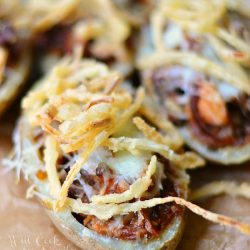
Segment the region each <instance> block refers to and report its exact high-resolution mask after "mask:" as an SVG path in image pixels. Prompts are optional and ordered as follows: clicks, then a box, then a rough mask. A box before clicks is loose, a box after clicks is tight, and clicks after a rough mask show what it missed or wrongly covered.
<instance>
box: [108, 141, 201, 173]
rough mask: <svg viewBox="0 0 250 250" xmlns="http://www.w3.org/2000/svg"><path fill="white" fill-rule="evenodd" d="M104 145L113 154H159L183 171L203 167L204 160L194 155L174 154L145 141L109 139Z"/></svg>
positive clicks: (165, 147)
mask: <svg viewBox="0 0 250 250" xmlns="http://www.w3.org/2000/svg"><path fill="white" fill-rule="evenodd" d="M104 145H105V146H107V147H108V148H109V149H111V150H112V151H114V152H116V151H119V150H128V151H130V152H131V153H136V152H137V150H143V151H150V152H155V153H159V154H160V155H162V156H163V157H165V158H166V159H169V160H170V161H171V162H173V163H174V164H175V165H176V166H177V167H179V168H183V169H186V168H188V169H192V168H197V167H201V166H204V164H205V162H204V160H203V159H202V158H201V157H199V156H198V155H197V154H195V153H192V152H187V153H184V154H181V155H180V154H176V153H175V152H174V151H173V150H171V149H170V148H169V147H168V146H166V145H163V144H158V143H155V142H153V141H151V140H147V139H139V138H127V137H119V138H109V139H107V140H106V141H105V144H104Z"/></svg>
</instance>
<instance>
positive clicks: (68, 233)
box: [16, 117, 189, 250]
mask: <svg viewBox="0 0 250 250" xmlns="http://www.w3.org/2000/svg"><path fill="white" fill-rule="evenodd" d="M31 130H32V129H31V127H30V125H29V123H28V122H27V119H26V117H22V118H21V119H20V120H19V123H18V126H17V129H16V133H18V135H19V137H20V138H21V144H22V148H25V147H27V145H32V144H34V142H33V140H32V138H31V137H30V135H31V133H30V131H31ZM34 146H35V145H34ZM22 157H23V158H24V159H25V160H27V162H30V165H32V166H31V167H28V168H23V169H22V171H23V173H24V175H27V176H28V181H29V183H30V184H31V185H34V186H35V187H36V190H37V191H38V192H39V193H41V194H44V195H45V196H46V195H48V193H46V192H47V191H46V190H49V188H48V186H49V182H48V181H47V180H43V181H40V180H39V179H38V178H37V177H36V166H33V164H34V162H36V159H37V158H39V154H38V152H37V154H34V155H33V154H32V155H30V154H25V153H24V152H23V153H22ZM30 170H32V171H30ZM26 171H27V172H26ZM184 176H185V177H183V178H185V179H184V182H185V183H187V179H188V180H189V176H188V175H187V174H185V175H184ZM182 192H183V193H184V194H185V198H187V197H186V196H187V193H188V185H187V184H186V185H183V187H182ZM39 197H40V196H39ZM39 197H38V199H39V201H40V203H41V205H42V206H43V207H44V209H45V211H46V212H47V214H48V216H49V217H50V219H51V220H52V222H53V223H54V225H55V226H56V227H57V228H58V230H59V231H60V232H61V233H62V234H63V235H64V236H65V237H66V238H68V239H69V240H70V241H71V242H73V243H74V244H75V245H77V246H78V247H80V248H81V249H86V250H89V249H95V250H106V249H109V250H134V249H136V250H157V249H168V250H174V249H175V248H176V246H177V244H178V243H179V240H180V238H181V236H182V232H183V228H184V224H185V223H184V222H185V213H183V214H182V215H178V216H176V217H175V218H174V219H173V221H172V222H171V223H170V224H169V226H168V228H166V230H165V231H164V232H163V233H162V235H161V236H160V238H159V239H156V240H151V241H148V242H147V243H141V242H137V241H124V240H119V239H115V238H110V237H106V236H103V235H100V234H98V233H96V232H94V231H92V230H90V229H88V228H87V227H85V226H83V225H82V224H80V223H79V222H78V221H77V220H76V219H75V218H74V217H73V215H72V214H71V210H70V209H69V208H65V209H64V210H63V211H59V212H55V211H53V210H51V209H48V207H46V199H45V200H44V201H43V200H42V198H41V197H42V196H41V197H40V198H39Z"/></svg>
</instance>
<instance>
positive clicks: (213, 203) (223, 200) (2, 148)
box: [0, 111, 250, 250]
mask: <svg viewBox="0 0 250 250" xmlns="http://www.w3.org/2000/svg"><path fill="white" fill-rule="evenodd" d="M10 114H12V115H10ZM16 116H17V113H16V112H14V111H10V112H9V115H7V116H5V117H3V118H2V119H1V120H0V159H1V158H3V157H5V156H6V155H7V153H8V152H9V150H10V148H11V139H10V135H11V133H12V129H13V126H14V123H15V117H16ZM191 175H192V180H193V185H194V186H199V185H201V184H202V183H206V182H208V181H211V180H217V179H221V178H223V179H227V180H234V179H236V180H239V181H248V180H250V166H245V167H240V168H233V169H232V168H231V169H225V168H219V167H210V168H208V169H202V170H198V171H194V172H192V173H191ZM26 188H27V186H26V184H25V183H24V182H23V181H21V183H19V185H16V184H15V178H14V174H13V173H12V172H9V173H5V171H4V170H3V169H2V168H0V197H1V201H0V249H4V250H11V249H15V250H37V249H39V250H40V249H42V250H59V249H60V250H77V249H78V248H77V247H75V246H74V245H72V244H71V243H70V242H69V241H68V240H67V239H65V238H64V236H63V235H61V234H60V233H59V232H58V231H57V229H56V228H55V227H54V226H53V225H52V223H51V222H50V220H49V219H48V218H47V216H46V215H45V213H44V211H43V209H42V207H41V206H40V205H39V204H38V202H37V201H36V200H34V199H32V200H26V199H25V190H26ZM199 205H201V206H202V207H204V208H207V209H209V210H211V211H214V212H218V213H222V214H225V215H228V216H233V217H234V218H237V219H239V220H242V221H244V222H248V223H250V201H249V200H246V199H244V198H232V197H229V196H218V197H213V198H209V199H206V200H203V201H201V202H199ZM212 249H214V250H235V249H236V250H237V249H239V250H249V249H250V237H249V236H245V235H242V234H241V233H239V232H237V231H235V230H233V229H229V228H225V227H223V226H219V225H217V224H213V223H210V222H207V221H206V220H204V219H202V218H200V217H199V216H196V215H194V214H192V213H188V216H187V225H186V230H185V232H184V236H183V239H182V241H181V242H180V245H179V247H178V250H212Z"/></svg>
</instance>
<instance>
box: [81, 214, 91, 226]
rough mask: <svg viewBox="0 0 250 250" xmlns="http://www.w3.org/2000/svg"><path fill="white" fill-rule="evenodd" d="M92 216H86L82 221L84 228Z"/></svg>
mask: <svg viewBox="0 0 250 250" xmlns="http://www.w3.org/2000/svg"><path fill="white" fill-rule="evenodd" d="M92 217H93V216H92V215H88V216H87V217H86V218H85V219H84V220H83V225H84V226H86V225H88V224H89V222H90V221H91V220H92V219H93V218H92Z"/></svg>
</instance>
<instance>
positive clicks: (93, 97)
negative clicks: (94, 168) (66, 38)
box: [23, 59, 250, 233]
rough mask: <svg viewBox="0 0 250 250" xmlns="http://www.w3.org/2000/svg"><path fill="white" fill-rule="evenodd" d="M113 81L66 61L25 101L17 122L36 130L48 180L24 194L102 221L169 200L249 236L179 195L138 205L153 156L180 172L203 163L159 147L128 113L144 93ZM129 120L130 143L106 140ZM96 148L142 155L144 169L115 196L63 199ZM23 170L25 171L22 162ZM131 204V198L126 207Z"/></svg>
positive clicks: (97, 67) (99, 68) (102, 70)
mask: <svg viewBox="0 0 250 250" xmlns="http://www.w3.org/2000/svg"><path fill="white" fill-rule="evenodd" d="M120 82H121V78H120V76H119V75H117V74H115V73H113V72H110V71H109V70H108V69H107V68H106V67H105V66H104V65H103V64H99V63H96V62H93V61H74V60H73V61H71V60H68V59H67V60H64V61H63V62H62V63H61V64H59V65H58V66H57V67H55V68H54V70H52V72H51V74H49V75H48V76H47V77H46V78H45V79H43V80H42V83H41V85H40V86H37V87H36V88H35V89H34V90H33V91H32V92H31V93H30V94H29V95H28V96H27V97H26V98H25V100H24V101H23V107H24V119H25V120H26V121H27V122H29V123H30V125H31V127H32V128H34V129H37V128H39V129H40V132H42V134H41V136H42V137H43V138H44V144H43V147H44V149H43V153H44V155H43V161H44V165H45V169H44V170H45V171H46V174H47V177H48V178H47V180H48V183H49V186H48V187H49V193H48V194H44V192H43V190H41V189H39V187H37V189H36V188H35V187H32V190H30V194H31V193H33V194H36V195H38V196H39V197H40V198H41V199H42V202H43V203H44V204H45V205H46V206H47V207H48V208H51V209H53V210H55V211H61V210H64V209H67V208H70V210H71V211H73V212H76V213H83V214H86V215H94V216H96V217H98V218H99V219H104V220H108V219H110V218H111V217H112V216H116V215H122V214H127V213H129V212H137V211H140V210H141V209H143V208H148V207H154V206H156V205H160V204H164V203H168V202H176V203H177V204H179V205H182V206H186V207H187V208H189V209H190V210H191V211H193V212H194V213H197V214H199V215H201V216H202V217H204V218H206V219H209V220H211V221H213V222H217V223H220V224H223V225H228V226H231V227H234V228H236V229H238V230H240V231H241V232H243V233H249V232H250V228H249V226H248V225H245V224H242V223H240V222H237V221H235V220H233V219H231V218H228V217H225V216H221V215H217V214H214V213H211V212H208V211H206V210H204V209H202V208H200V207H198V206H197V205H194V204H192V203H190V202H188V201H186V200H184V199H182V198H179V197H165V198H152V199H149V200H144V201H141V200H139V199H140V198H141V197H142V195H143V194H144V193H145V192H146V191H147V190H148V188H149V187H150V185H151V184H152V181H153V180H152V179H153V178H152V177H153V175H154V174H155V173H156V171H157V168H158V166H159V164H160V163H159V162H158V161H157V157H156V156H155V155H156V154H160V155H161V156H163V157H164V158H166V159H168V160H169V161H170V162H171V164H172V165H173V167H178V168H182V169H187V168H195V167H197V166H201V165H203V164H204V160H203V159H202V158H200V157H198V156H197V155H196V154H195V153H192V152H187V153H184V154H177V153H175V152H174V151H173V150H172V149H170V148H169V147H168V146H167V145H165V144H164V143H165V142H167V143H168V141H165V140H166V139H165V137H163V136H161V135H160V132H158V131H156V130H155V129H154V128H153V127H151V126H149V125H148V124H147V123H146V122H145V121H144V120H143V119H142V118H140V117H138V116H136V115H137V114H138V111H139V109H140V107H141V105H142V102H143V98H144V90H143V89H139V90H138V91H137V92H136V93H135V96H133V95H132V94H129V93H128V92H126V91H125V90H123V89H122V88H121V87H120V88H118V86H119V83H120ZM133 117H135V118H134V119H133ZM132 120H133V121H134V124H135V125H136V126H135V129H137V131H138V135H139V137H138V138H137V137H135V138H134V137H133V138H129V137H112V135H114V134H115V133H117V132H118V131H120V130H121V131H123V130H122V129H123V128H124V126H126V124H127V123H128V122H130V123H132ZM32 124H33V126H32ZM163 127H164V126H163ZM160 128H161V127H160ZM143 135H144V137H143ZM153 137H155V138H153ZM152 139H154V140H152ZM99 146H102V147H107V148H108V149H109V150H110V151H112V152H113V153H115V152H117V151H121V150H125V151H128V152H130V153H131V154H138V153H139V154H140V153H145V152H148V153H149V155H150V156H152V157H151V160H150V162H149V164H148V166H147V168H146V169H145V172H144V173H143V174H142V175H141V176H139V177H138V178H137V179H136V180H135V181H134V182H133V183H132V184H131V185H130V186H129V187H128V189H126V190H125V191H124V192H122V193H119V194H117V193H115V194H105V195H100V194H98V195H94V196H92V197H91V199H90V200H91V203H88V204H85V203H82V202H81V201H80V200H74V199H71V198H69V197H68V191H69V188H70V186H71V184H72V183H73V181H74V180H75V178H76V177H77V175H78V173H79V172H80V170H81V169H82V168H84V163H86V161H87V160H88V159H89V157H90V156H91V154H92V153H93V152H94V151H95V150H96V149H97V148H98V147H99ZM36 150H37V151H39V150H40V148H37V149H36ZM67 154H68V155H69V154H70V155H71V156H72V155H73V157H72V158H73V160H72V161H71V160H70V170H69V172H68V174H67V176H66V178H65V180H64V182H63V183H62V185H61V183H60V180H59V173H58V169H57V167H58V163H57V160H58V158H59V156H60V155H67ZM26 157H27V158H28V157H29V156H28V155H26ZM23 158H25V156H23ZM25 162H26V161H25ZM36 167H37V166H33V168H36ZM24 168H27V169H28V168H29V171H30V170H31V169H30V166H28V165H25V166H24ZM32 171H33V172H34V171H35V170H34V169H32ZM48 196H49V197H48ZM133 199H136V200H135V201H134V202H132V203H130V201H131V200H133Z"/></svg>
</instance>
